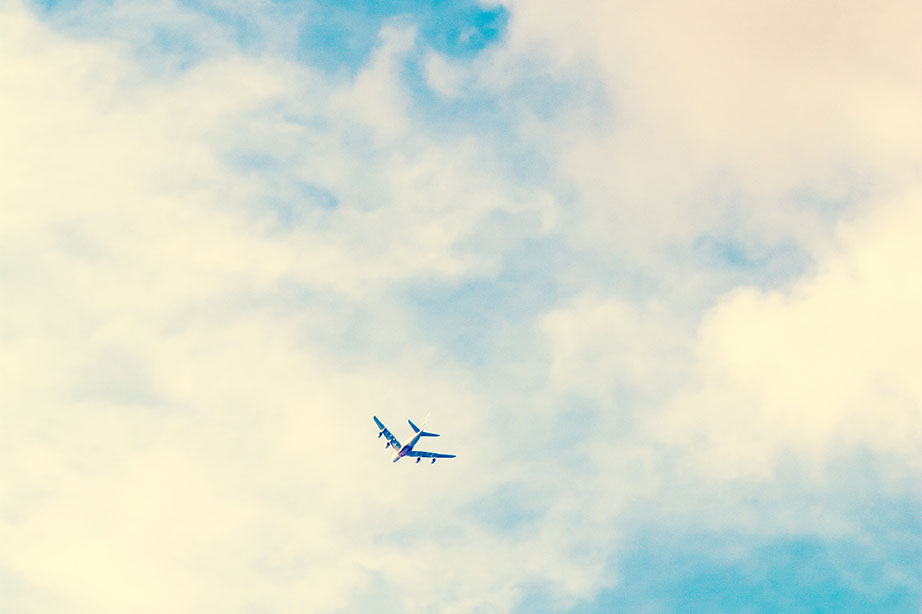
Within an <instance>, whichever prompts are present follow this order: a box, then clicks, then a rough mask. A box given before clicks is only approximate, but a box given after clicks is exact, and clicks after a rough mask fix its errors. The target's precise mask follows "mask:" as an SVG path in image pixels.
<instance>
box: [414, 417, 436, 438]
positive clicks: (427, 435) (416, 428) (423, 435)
mask: <svg viewBox="0 0 922 614" xmlns="http://www.w3.org/2000/svg"><path fill="white" fill-rule="evenodd" d="M407 422H409V423H410V426H411V427H412V428H413V432H414V433H419V427H418V426H416V425H415V424H413V421H412V420H407ZM423 426H426V423H425V422H424V423H423ZM419 436H420V437H438V436H439V434H438V433H430V432H428V431H423V432H422V433H419Z"/></svg>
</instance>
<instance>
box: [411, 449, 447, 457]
mask: <svg viewBox="0 0 922 614" xmlns="http://www.w3.org/2000/svg"><path fill="white" fill-rule="evenodd" d="M407 456H419V457H421V458H454V457H455V455H454V454H439V453H438V452H421V451H419V450H410V453H409V454H407Z"/></svg>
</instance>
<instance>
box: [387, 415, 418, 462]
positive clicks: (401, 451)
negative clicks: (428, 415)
mask: <svg viewBox="0 0 922 614" xmlns="http://www.w3.org/2000/svg"><path fill="white" fill-rule="evenodd" d="M425 428H426V423H425V422H423V425H422V426H421V427H420V428H419V432H418V433H416V434H415V435H413V439H411V440H410V441H409V442H407V443H405V444H403V446H402V447H401V448H400V449H399V450H397V451H396V452H394V455H393V456H392V457H391V461H392V462H394V463H396V462H397V461H399V460H400V459H401V458H403V457H404V456H406V455H407V454H409V453H410V450H412V449H413V446H415V445H416V442H418V441H419V438H420V437H422V436H423V429H425Z"/></svg>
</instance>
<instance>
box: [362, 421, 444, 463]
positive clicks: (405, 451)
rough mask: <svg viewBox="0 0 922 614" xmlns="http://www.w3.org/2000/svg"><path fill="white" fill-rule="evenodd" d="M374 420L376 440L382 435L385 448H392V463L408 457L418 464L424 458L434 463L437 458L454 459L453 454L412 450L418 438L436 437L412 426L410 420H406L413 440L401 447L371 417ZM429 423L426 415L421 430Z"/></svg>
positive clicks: (384, 427)
mask: <svg viewBox="0 0 922 614" xmlns="http://www.w3.org/2000/svg"><path fill="white" fill-rule="evenodd" d="M373 418H374V419H375V424H377V425H378V429H379V430H378V438H379V439H380V437H381V435H384V436H385V437H386V438H387V445H386V446H384V447H385V448H394V456H392V457H391V461H392V462H395V463H396V462H397V461H399V460H400V459H401V458H403V457H404V456H409V457H410V458H415V459H416V462H417V463H418V462H419V461H421V460H422V459H424V458H431V459H432V462H433V463H434V462H435V460H436V459H437V458H454V457H455V455H454V454H439V453H438V452H420V451H418V450H414V449H413V446H415V445H416V443H417V442H418V441H419V439H420V437H438V435H437V434H436V433H427V432H426V431H424V430H422V429H421V428H419V427H417V426H416V425H415V424H413V421H412V420H407V422H409V423H410V427H411V428H412V429H413V433H414V435H413V439H411V440H410V442H409V443H407V444H406V445H403V446H401V445H400V442H399V441H397V438H396V437H394V436H393V435H391V432H390V431H389V430H387V427H386V426H384V425H383V424H381V421H380V420H378V417H377V416H373ZM428 421H429V415H428V414H427V415H426V419H425V420H423V428H425V427H426V423H427V422H428Z"/></svg>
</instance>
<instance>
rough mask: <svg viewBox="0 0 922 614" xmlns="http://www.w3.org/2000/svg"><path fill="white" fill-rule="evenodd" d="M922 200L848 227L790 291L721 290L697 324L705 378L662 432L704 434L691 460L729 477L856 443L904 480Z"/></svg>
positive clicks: (764, 471) (921, 303) (912, 422)
mask: <svg viewBox="0 0 922 614" xmlns="http://www.w3.org/2000/svg"><path fill="white" fill-rule="evenodd" d="M919 196H920V195H919V194H918V192H916V191H912V192H909V193H907V194H906V195H904V196H903V197H901V198H898V199H893V200H891V201H887V202H885V203H881V204H879V205H877V206H875V207H874V208H873V212H872V213H871V214H869V215H868V216H867V217H866V218H864V219H861V220H855V221H852V222H850V223H846V224H843V225H842V226H841V227H840V229H839V232H838V235H837V238H838V240H837V241H836V243H835V244H834V245H832V246H827V247H825V248H824V249H822V253H821V254H819V255H818V257H817V261H818V262H817V270H816V272H815V273H814V274H812V275H810V276H808V277H806V278H804V279H802V280H800V281H798V282H797V283H796V284H794V286H793V287H791V288H789V289H786V290H784V291H769V292H766V291H762V290H758V289H754V288H740V289H737V290H735V291H733V292H732V293H730V294H729V295H727V296H725V297H724V298H723V299H722V300H721V301H720V302H719V303H718V304H717V305H716V306H715V307H714V308H713V309H712V310H711V311H710V312H709V313H708V314H707V315H706V317H705V319H704V322H703V323H702V326H701V329H700V336H699V344H698V348H699V356H700V358H699V360H698V365H699V369H700V371H701V378H702V380H703V382H704V383H703V384H702V385H701V386H700V387H699V388H698V389H697V390H696V392H694V393H692V394H691V395H689V396H688V397H681V396H680V399H679V400H677V401H676V405H677V407H676V410H675V412H674V413H672V414H670V418H667V419H666V420H665V423H660V424H659V425H658V427H657V430H661V429H665V430H666V432H669V433H670V434H672V435H675V434H678V433H681V435H680V437H681V438H691V439H696V440H699V441H701V440H703V441H706V442H708V443H707V445H706V446H705V447H704V448H701V449H699V450H698V451H697V452H696V453H695V454H694V456H699V455H700V458H701V459H702V461H703V462H705V463H707V465H708V466H707V469H706V471H713V472H717V473H719V474H721V475H722V476H726V477H732V476H737V475H746V474H747V473H750V472H752V473H755V474H757V475H760V476H763V477H770V476H772V475H773V474H774V473H775V471H776V468H777V466H778V464H779V463H780V462H781V459H782V458H783V457H785V456H786V455H789V454H794V455H796V456H797V457H798V458H799V459H800V460H801V462H802V463H803V467H804V469H805V470H813V471H817V470H818V471H819V472H820V474H821V475H822V474H823V471H822V468H823V465H824V463H825V462H828V460H829V459H831V458H834V457H835V456H836V455H838V454H842V453H845V451H846V450H849V449H852V450H854V449H856V448H857V449H868V450H871V451H873V453H874V454H877V455H881V456H883V457H888V458H892V459H893V460H894V461H895V462H894V464H893V465H892V466H891V467H890V470H891V471H896V472H897V474H898V475H899V477H900V478H902V479H908V478H909V475H906V474H905V473H904V472H905V471H909V472H910V473H914V472H916V471H918V466H917V461H918V459H917V458H916V456H917V452H918V445H919V440H918V432H919V431H918V426H919V425H918V422H919V409H920V407H922V389H920V387H919V385H918V382H917V379H918V378H916V377H915V373H916V371H917V370H918V366H919V364H920V363H922V341H920V340H922V329H920V325H919V322H918V318H917V317H916V314H917V313H918V311H919V308H920V307H922V285H920V283H919V281H918V279H916V277H915V276H913V275H908V276H907V275H906V273H907V269H906V265H907V263H910V262H915V261H917V260H918V258H919V257H920V256H922V254H920V253H919V247H918V240H917V239H918V236H917V235H918V228H919V227H920V226H919V223H920V222H922V219H920V217H919V208H918V203H919V202H920V201H919ZM691 407H694V409H693V410H692V412H691V413H688V410H689V409H690V408H691ZM705 408H707V409H705ZM683 415H684V416H685V418H683ZM705 417H706V419H703V418H705ZM670 419H671V420H675V421H676V422H675V423H674V424H669V420H670ZM891 477H893V476H891Z"/></svg>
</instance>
